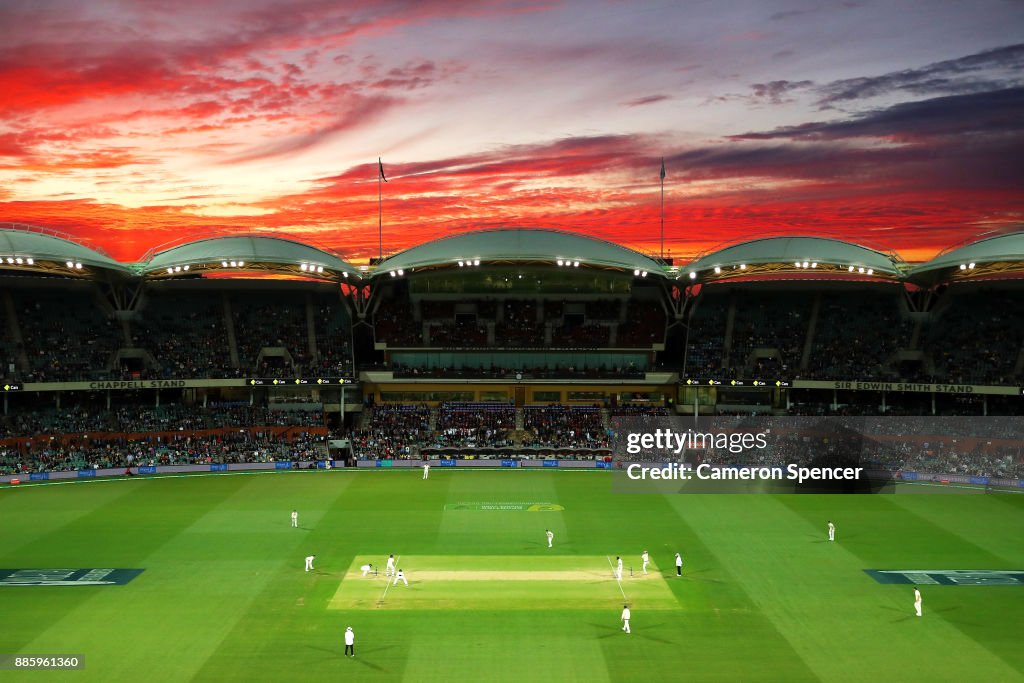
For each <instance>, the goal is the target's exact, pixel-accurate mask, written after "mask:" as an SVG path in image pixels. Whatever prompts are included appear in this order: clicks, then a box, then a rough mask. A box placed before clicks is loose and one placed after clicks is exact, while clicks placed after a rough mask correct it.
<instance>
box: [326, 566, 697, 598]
mask: <svg viewBox="0 0 1024 683" xmlns="http://www.w3.org/2000/svg"><path fill="white" fill-rule="evenodd" d="M385 561H386V556H379V557H378V556H368V555H360V556H357V557H356V558H355V559H354V560H353V561H352V564H351V566H350V567H349V568H348V571H347V572H346V573H345V575H344V577H343V578H342V580H341V582H340V583H339V584H338V589H337V590H336V591H335V593H334V596H333V597H332V598H331V601H330V602H329V603H328V609H336V610H353V609H355V610H363V609H412V610H435V609H453V610H454V609H489V610H494V609H501V610H520V609H563V610H566V609H581V610H589V609H598V610H603V609H614V608H616V606H617V607H618V608H619V609H621V607H622V604H623V595H625V596H626V597H625V601H626V602H627V603H629V604H630V606H631V607H634V608H640V609H678V608H679V602H678V600H676V597H675V595H674V594H673V593H672V591H671V590H669V587H668V584H667V583H666V581H665V578H664V577H663V576H662V573H661V572H660V571H659V570H658V569H657V567H655V566H653V565H651V566H649V567H648V569H647V571H648V573H647V574H646V575H645V574H643V573H641V572H640V570H639V568H638V567H634V568H633V572H632V573H633V575H632V576H630V570H629V567H628V566H627V568H626V569H625V571H624V572H623V577H622V580H621V582H620V581H616V579H615V577H614V576H613V574H612V570H611V568H610V567H609V565H608V558H607V557H605V556H603V555H601V556H597V555H595V556H572V555H546V556H542V557H523V556H500V555H484V556H480V555H402V556H401V560H400V562H399V568H400V569H402V570H403V571H404V573H405V576H406V578H407V579H408V581H409V585H408V586H406V585H405V584H404V583H402V582H401V581H399V582H398V585H394V578H393V577H386V576H385V575H384V573H385V572H384V564H385ZM365 564H372V565H373V567H374V570H376V572H377V573H376V574H374V573H371V574H369V575H368V576H365V577H364V576H363V575H362V572H361V571H360V569H359V567H361V566H362V565H365ZM378 564H379V566H378ZM620 587H621V588H620Z"/></svg>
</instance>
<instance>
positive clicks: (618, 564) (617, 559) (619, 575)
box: [615, 555, 622, 580]
mask: <svg viewBox="0 0 1024 683" xmlns="http://www.w3.org/2000/svg"><path fill="white" fill-rule="evenodd" d="M615 562H616V564H615V578H616V579H620V580H621V579H622V558H621V557H620V556H618V555H616V556H615Z"/></svg>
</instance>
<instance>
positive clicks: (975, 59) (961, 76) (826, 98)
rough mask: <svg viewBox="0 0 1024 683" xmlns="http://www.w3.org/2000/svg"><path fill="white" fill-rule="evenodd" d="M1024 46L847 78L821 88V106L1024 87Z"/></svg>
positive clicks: (1007, 47) (1019, 45) (1013, 46)
mask: <svg viewBox="0 0 1024 683" xmlns="http://www.w3.org/2000/svg"><path fill="white" fill-rule="evenodd" d="M1022 73H1024V43H1019V44H1017V45H1007V46H1005V47H1000V48H996V49H994V50H986V51H985V52H978V53H976V54H973V55H967V56H966V57H959V58H957V59H949V60H945V61H942V62H935V63H932V64H928V65H927V66H923V67H920V68H917V69H904V70H902V71H893V72H891V73H887V74H882V75H881V76H864V77H860V78H847V79H843V80H841V81H835V82H833V83H830V84H828V85H825V86H822V88H821V90H822V93H823V95H822V97H821V99H820V100H819V101H818V104H819V105H820V106H821V107H823V108H825V107H830V106H833V105H836V104H838V103H841V102H851V101H855V100H861V99H866V98H869V97H877V96H879V95H885V94H887V93H891V92H902V93H912V94H915V95H935V94H940V93H943V94H970V93H977V92H985V91H988V90H997V89H1001V88H1006V87H1008V86H1015V85H1022V84H1024V77H1022V76H1021V74H1022Z"/></svg>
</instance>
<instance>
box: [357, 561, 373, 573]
mask: <svg viewBox="0 0 1024 683" xmlns="http://www.w3.org/2000/svg"><path fill="white" fill-rule="evenodd" d="M359 569H360V571H362V572H363V576H366V575H367V574H369V573H370V572H372V571H373V565H372V564H364V565H363V566H362V567H360V568H359Z"/></svg>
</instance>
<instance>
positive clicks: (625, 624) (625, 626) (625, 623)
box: [622, 605, 631, 633]
mask: <svg viewBox="0 0 1024 683" xmlns="http://www.w3.org/2000/svg"><path fill="white" fill-rule="evenodd" d="M622 630H623V631H625V632H626V633H631V631H630V630H629V605H623V606H622Z"/></svg>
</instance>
